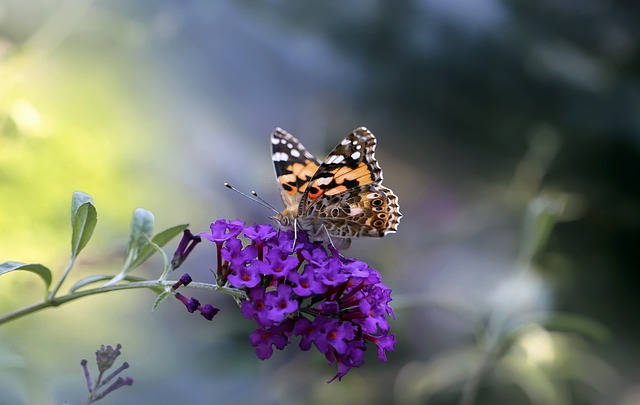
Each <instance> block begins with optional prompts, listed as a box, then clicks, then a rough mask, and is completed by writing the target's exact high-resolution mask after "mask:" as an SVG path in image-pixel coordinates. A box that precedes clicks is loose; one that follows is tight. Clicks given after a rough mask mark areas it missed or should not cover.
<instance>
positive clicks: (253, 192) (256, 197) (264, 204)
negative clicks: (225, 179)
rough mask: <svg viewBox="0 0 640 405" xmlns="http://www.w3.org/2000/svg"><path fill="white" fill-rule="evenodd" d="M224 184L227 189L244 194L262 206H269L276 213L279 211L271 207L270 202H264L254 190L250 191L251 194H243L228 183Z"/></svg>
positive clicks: (242, 194)
mask: <svg viewBox="0 0 640 405" xmlns="http://www.w3.org/2000/svg"><path fill="white" fill-rule="evenodd" d="M224 186H225V187H226V188H228V189H229V190H232V191H235V192H236V193H238V194H240V195H241V196H244V197H246V198H248V199H250V200H251V201H253V202H256V203H258V204H260V205H262V206H263V207H266V208H269V209H270V210H271V211H273V212H275V213H276V214H279V213H280V212H279V211H278V210H277V209H275V208H273V206H272V205H271V204H269V203H268V202H266V201H265V200H264V199H263V198H262V197H259V196H258V193H256V192H255V191H252V192H251V195H248V194H245V193H243V192H242V191H240V190H238V189H237V188H235V187H233V186H232V185H231V184H229V183H224Z"/></svg>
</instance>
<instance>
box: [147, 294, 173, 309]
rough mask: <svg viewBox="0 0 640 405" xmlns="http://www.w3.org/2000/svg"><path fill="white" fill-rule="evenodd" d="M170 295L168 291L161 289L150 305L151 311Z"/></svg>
mask: <svg viewBox="0 0 640 405" xmlns="http://www.w3.org/2000/svg"><path fill="white" fill-rule="evenodd" d="M170 295H171V293H170V292H169V291H163V292H162V293H160V295H158V297H157V298H156V300H155V301H154V303H153V306H152V307H151V312H153V311H155V310H156V308H157V307H158V305H160V303H161V302H162V301H164V300H166V299H167V298H168V297H169V296H170Z"/></svg>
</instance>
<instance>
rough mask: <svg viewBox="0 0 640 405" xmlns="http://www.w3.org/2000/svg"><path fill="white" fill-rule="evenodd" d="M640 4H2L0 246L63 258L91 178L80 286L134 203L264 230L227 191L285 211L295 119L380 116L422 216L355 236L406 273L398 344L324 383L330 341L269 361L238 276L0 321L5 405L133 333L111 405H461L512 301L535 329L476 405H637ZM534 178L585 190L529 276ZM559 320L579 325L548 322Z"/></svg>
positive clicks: (331, 126)
mask: <svg viewBox="0 0 640 405" xmlns="http://www.w3.org/2000/svg"><path fill="white" fill-rule="evenodd" d="M639 20H640V7H638V6H636V5H634V4H632V3H629V4H613V3H612V2H609V1H606V0H589V1H570V0H566V1H551V0H549V1H541V2H528V1H522V0H477V1H476V0H455V1H454V0H451V1H444V0H424V1H413V2H390V1H377V0H376V1H356V0H350V1H342V2H331V1H329V2H299V1H293V0H275V1H267V2H249V1H244V0H241V1H204V0H195V1H177V0H154V1H151V0H142V1H135V2H130V1H123V0H116V1H102V0H93V1H91V0H26V1H25V0H0V262H3V261H8V260H17V261H23V262H39V263H44V264H46V265H48V266H49V267H50V268H51V269H52V270H53V271H54V273H55V275H57V276H59V275H60V274H61V273H62V271H63V269H64V266H65V264H66V261H67V260H68V249H69V239H70V233H71V231H70V226H69V225H70V224H69V205H70V201H71V195H72V193H73V191H76V190H79V191H83V192H86V193H88V194H90V195H92V197H93V198H94V201H95V204H96V206H97V209H98V227H97V229H96V231H95V234H94V238H93V239H92V240H91V242H90V243H89V245H88V246H87V248H86V249H85V250H84V251H83V252H82V254H81V256H80V259H79V261H78V263H77V265H76V268H75V269H74V273H73V274H72V276H71V278H70V280H69V284H68V285H67V287H68V286H70V285H71V284H72V283H73V281H75V280H77V279H80V278H82V277H85V276H88V275H90V274H95V273H107V274H115V273H116V272H117V271H118V269H119V266H120V265H121V264H122V260H123V253H124V249H125V246H126V242H127V237H128V236H127V233H128V230H129V222H130V219H131V214H132V213H133V211H134V209H135V208H138V207H143V208H146V209H148V210H150V211H152V212H153V213H154V215H155V218H156V227H157V229H158V230H160V229H165V228H167V227H170V226H173V225H176V224H179V223H187V222H188V223H190V224H191V228H192V229H193V230H194V231H197V232H199V231H203V230H206V229H207V226H208V224H209V223H210V222H211V221H214V220H215V219H218V218H228V219H234V218H241V219H243V220H245V221H247V222H249V223H252V222H262V223H264V222H268V215H269V214H270V213H269V212H268V211H266V210H265V209H264V208H263V207H261V206H259V205H257V204H253V203H251V202H249V201H247V200H245V199H243V198H242V197H240V196H238V195H236V194H234V193H231V192H229V191H228V190H226V189H225V188H224V187H223V186H222V183H223V182H225V181H226V182H230V183H231V184H233V185H235V186H236V187H238V188H240V189H242V190H245V191H250V190H256V191H257V192H258V193H259V194H260V195H261V196H262V197H263V198H265V199H266V200H267V201H270V202H272V203H273V204H274V205H276V206H279V204H280V203H279V197H278V191H277V186H276V183H275V180H274V178H273V173H272V167H271V166H272V164H271V161H270V156H269V142H268V136H269V133H270V132H271V130H273V128H275V127H277V126H280V127H282V128H284V129H286V130H287V131H289V132H291V133H293V134H294V135H295V136H297V137H298V138H299V139H300V140H301V141H302V142H303V143H304V144H305V145H306V146H307V147H308V148H309V149H310V150H311V151H312V152H315V153H317V154H318V155H319V156H324V155H325V154H326V153H328V152H329V150H330V148H331V147H333V146H334V145H335V144H336V143H338V142H339V141H340V140H341V139H342V137H343V136H345V135H346V134H347V133H348V132H349V131H351V130H352V129H354V128H356V127H358V126H362V125H365V126H367V127H368V128H369V129H370V130H372V132H373V133H375V134H376V135H377V137H378V150H377V152H376V156H377V158H378V159H379V161H380V162H381V166H382V167H383V169H384V174H385V182H384V184H385V185H386V186H388V187H391V188H393V190H394V191H395V192H396V194H397V195H398V196H399V199H400V205H401V210H402V212H403V214H404V218H403V220H402V222H401V224H400V227H399V232H398V233H397V234H396V235H393V236H389V237H387V238H384V239H382V240H363V241H356V242H354V243H353V247H352V248H351V249H350V250H349V251H348V252H347V253H345V254H347V255H350V256H354V257H357V258H359V259H362V260H366V261H367V262H368V263H369V264H370V265H372V266H373V267H375V268H376V269H378V270H379V271H380V272H381V273H382V274H383V276H384V282H385V284H387V285H388V286H389V287H390V288H392V289H393V290H394V297H395V301H394V302H393V304H394V308H395V310H396V314H397V320H396V321H395V322H393V323H392V327H393V329H394V332H395V333H396V335H397V338H398V346H397V349H396V351H395V352H393V353H390V355H389V360H388V362H387V363H379V362H378V360H377V358H376V356H375V353H373V352H372V353H368V357H367V362H366V364H365V365H364V366H363V367H361V368H360V369H355V370H352V371H351V372H350V373H349V374H348V376H347V377H346V378H345V379H344V380H343V381H342V382H340V383H338V382H335V383H332V384H330V385H327V384H326V383H325V382H326V381H327V380H328V379H329V378H330V377H331V376H332V375H333V374H334V372H335V371H334V370H333V369H330V368H328V367H326V364H325V360H324V359H323V358H322V356H321V355H320V354H318V353H315V352H313V351H311V352H300V351H299V350H297V349H296V347H295V345H293V346H292V347H289V348H287V350H285V351H284V352H277V353H276V354H275V355H274V357H273V358H272V359H270V360H268V361H265V362H261V361H259V360H258V359H257V358H256V357H255V355H254V353H253V348H252V347H251V346H250V344H249V342H248V334H249V333H250V332H251V330H252V328H253V325H252V323H250V322H249V321H247V320H245V319H244V318H243V317H242V316H241V314H240V313H239V311H238V310H237V308H236V307H235V304H234V303H233V302H232V300H231V299H230V298H228V297H226V296H223V295H219V296H218V295H207V294H202V293H200V292H198V293H199V294H201V295H199V296H198V298H199V299H200V300H201V301H203V302H211V303H213V304H214V305H216V306H219V307H221V308H222V312H221V313H220V314H219V315H218V316H217V317H216V319H215V320H214V321H213V322H207V321H205V320H203V319H202V318H201V317H198V316H194V315H190V314H188V313H186V311H185V310H184V308H182V307H181V306H180V305H179V303H177V302H173V300H169V301H166V302H164V303H163V305H161V306H160V307H159V308H158V310H157V311H155V312H154V313H151V312H150V310H151V306H152V304H153V301H154V299H155V297H154V295H153V293H151V292H149V291H139V290H136V291H124V292H115V293H110V294H104V295H101V296H95V297H90V298H87V299H82V300H79V301H75V302H73V303H71V304H69V305H64V306H62V307H59V308H56V309H49V310H45V311H43V312H40V313H37V314H35V315H32V316H30V317H27V318H24V319H19V320H16V321H13V322H11V323H8V324H6V325H3V326H2V327H0V342H1V343H0V404H1V405H4V404H45V405H46V404H60V403H62V402H63V401H69V402H70V403H72V404H76V403H82V402H83V401H84V399H83V398H85V397H86V393H85V390H86V388H85V387H84V380H83V376H82V374H81V368H80V366H79V363H80V360H81V359H82V358H87V359H89V360H90V362H92V361H93V353H94V352H95V350H96V349H97V347H98V346H99V345H100V344H113V345H115V344H116V343H121V344H122V345H123V356H122V359H123V360H127V361H128V362H129V363H130V364H131V369H130V370H127V371H128V374H130V375H132V376H134V379H135V383H134V385H133V386H132V387H127V388H123V389H122V390H121V391H118V392H116V393H114V394H113V396H110V397H108V398H107V399H105V400H104V401H102V403H105V404H107V403H113V404H115V403H117V404H129V403H131V404H134V403H141V402H149V403H194V404H196V403H198V404H200V403H202V404H205V403H211V404H214V403H230V402H235V403H247V404H299V403H308V404H324V403H335V404H347V403H349V404H351V403H379V404H386V403H433V404H450V403H451V404H454V403H460V402H459V401H460V399H461V393H462V392H463V390H464V387H465V384H466V382H467V380H468V378H469V374H468V372H469V370H470V369H473V367H474V365H475V363H474V361H476V359H477V354H478V353H479V352H481V348H482V347H483V338H482V337H483V336H485V335H483V328H484V326H485V325H486V321H487V320H490V319H493V318H492V315H491V314H495V313H496V312H498V313H502V312H504V311H507V312H509V311H510V315H509V317H508V319H509V321H508V322H506V328H507V330H516V329H517V328H518V327H522V326H523V325H525V324H526V325H527V326H526V327H523V328H522V329H520V334H518V335H517V337H515V338H514V339H515V343H514V344H513V345H511V346H504V347H501V350H499V351H498V355H499V358H501V359H502V360H503V361H501V362H498V363H497V364H493V365H490V367H489V370H490V371H489V372H488V373H487V374H486V378H483V379H482V381H480V384H479V388H478V392H477V396H476V402H475V403H478V404H514V403H559V404H565V403H566V404H599V403H623V404H635V403H638V402H640V385H639V384H640V381H639V380H638V377H639V375H640V369H638V367H637V360H636V359H637V358H638V356H639V355H640V350H639V349H640V346H639V345H638V339H639V338H640V322H639V321H638V316H637V314H638V309H640V305H639V304H640V298H638V297H640V295H639V294H638V291H639V288H640V282H639V276H638V274H639V273H638V268H639V264H640V260H639V257H640V255H639V254H638V249H640V233H639V232H638V230H639V225H640V205H639V204H640V153H639V147H638V145H639V140H640V136H639V134H640V120H638V117H639V116H640V86H639V83H640V53H639V52H638V49H639V48H638V44H639V43H640V28H638V27H640V24H639ZM537 195H544V196H547V197H549V198H552V199H558V200H560V201H563V202H564V203H565V209H564V211H563V214H562V217H561V220H560V223H559V224H558V225H557V226H556V228H555V229H554V232H553V233H552V235H551V236H550V239H549V240H548V243H547V244H546V247H545V249H544V250H543V252H541V253H540V254H539V255H538V256H537V257H536V260H535V268H534V269H532V271H531V272H529V273H527V274H526V277H518V276H516V274H517V271H516V270H517V265H516V258H517V254H518V249H519V247H520V246H521V244H522V239H523V237H522V226H523V225H522V223H523V218H524V217H525V214H526V209H527V208H526V207H527V205H528V203H529V202H530V201H531V199H533V198H534V197H536V196H537ZM174 247H175V242H174V243H172V244H169V245H168V248H167V250H168V251H169V252H171V250H172V249H173V248H174ZM213 258H214V256H213V251H212V250H211V249H210V246H205V245H204V244H202V245H200V246H199V247H198V249H197V250H196V252H195V253H194V255H193V256H192V257H190V259H189V261H187V262H186V263H185V265H184V267H183V269H184V271H188V272H189V273H190V274H191V275H192V276H193V277H194V279H196V280H198V279H200V280H202V281H205V280H207V279H208V277H210V273H209V269H210V268H211V267H213V266H214V261H213V260H214V259H213ZM161 267H162V264H161V262H160V261H159V260H158V259H157V258H155V259H153V260H151V261H150V262H149V263H148V264H147V265H145V266H144V267H143V268H141V269H139V270H137V271H139V273H138V274H139V275H141V276H146V277H149V278H152V277H154V276H155V277H157V275H159V273H160V272H161V270H162V268H161ZM63 291H64V288H63ZM194 294H195V293H194ZM41 297H42V286H41V284H40V280H38V279H36V277H34V276H32V275H20V274H10V275H6V276H3V277H2V278H0V309H1V310H2V311H3V312H7V311H10V310H13V309H15V308H18V307H21V306H24V305H28V304H30V303H32V302H35V301H37V300H39V299H41ZM532 314H535V315H539V317H532ZM559 314H572V315H575V316H579V317H580V318H559V317H556V318H554V319H555V320H556V322H555V323H552V322H542V321H541V320H544V319H549V317H553V316H555V315H559ZM531 319H535V320H536V322H532V323H528V321H530V320H531ZM576 319H579V320H580V322H578V324H579V325H578V326H576ZM575 330H580V332H575ZM411 401H413V402H411Z"/></svg>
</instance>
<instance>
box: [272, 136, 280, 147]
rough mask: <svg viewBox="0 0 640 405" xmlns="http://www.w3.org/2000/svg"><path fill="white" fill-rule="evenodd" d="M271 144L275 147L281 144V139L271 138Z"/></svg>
mask: <svg viewBox="0 0 640 405" xmlns="http://www.w3.org/2000/svg"><path fill="white" fill-rule="evenodd" d="M271 143H272V144H274V145H277V144H279V143H280V139H278V138H276V137H275V136H272V137H271Z"/></svg>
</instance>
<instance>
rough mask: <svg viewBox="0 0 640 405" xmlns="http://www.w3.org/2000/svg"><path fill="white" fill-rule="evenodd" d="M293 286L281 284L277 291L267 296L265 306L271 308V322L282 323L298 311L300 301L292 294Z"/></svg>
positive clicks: (269, 314) (269, 315)
mask: <svg viewBox="0 0 640 405" xmlns="http://www.w3.org/2000/svg"><path fill="white" fill-rule="evenodd" d="M291 290H292V288H291V286H290V285H287V284H280V285H279V286H278V288H277V290H276V291H270V292H268V293H267V294H266V296H265V305H267V306H268V307H269V312H268V314H267V317H268V318H269V320H270V321H271V322H275V323H277V322H282V321H283V320H284V319H285V318H286V317H287V316H288V315H290V314H292V313H294V312H295V311H297V310H298V301H297V299H296V298H295V297H293V295H292V294H291Z"/></svg>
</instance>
